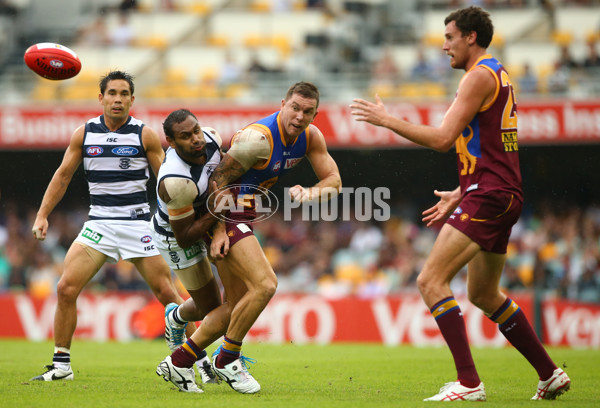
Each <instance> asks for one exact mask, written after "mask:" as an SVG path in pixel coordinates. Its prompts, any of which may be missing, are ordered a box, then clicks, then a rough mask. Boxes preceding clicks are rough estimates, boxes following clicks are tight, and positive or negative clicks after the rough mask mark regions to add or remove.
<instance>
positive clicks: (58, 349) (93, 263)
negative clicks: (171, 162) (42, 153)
mask: <svg viewBox="0 0 600 408" xmlns="http://www.w3.org/2000/svg"><path fill="white" fill-rule="evenodd" d="M133 91H134V84H133V79H132V77H131V75H129V74H127V73H125V72H122V71H112V72H110V73H108V74H107V75H106V76H105V77H103V78H102V80H101V81H100V94H99V96H98V100H99V102H100V104H101V105H102V107H103V114H102V115H100V116H98V117H96V118H94V119H91V120H89V121H88V122H87V123H86V124H85V125H82V126H80V127H79V128H77V129H76V130H75V131H74V133H73V135H72V136H71V140H70V142H69V146H68V147H67V150H66V152H65V154H64V157H63V160H62V163H61V164H60V166H59V168H58V169H57V170H56V172H55V173H54V176H53V177H52V180H51V181H50V184H49V185H48V187H47V189H46V192H45V194H44V197H43V199H42V203H41V205H40V208H39V210H38V213H37V216H36V219H35V221H34V224H33V228H32V232H33V235H34V237H35V238H36V239H38V240H43V239H45V238H46V234H47V232H48V216H49V215H50V213H51V212H52V210H54V208H55V207H56V205H57V204H58V203H59V202H60V201H61V200H62V198H63V197H64V195H65V192H66V191H67V188H68V186H69V183H70V182H71V179H72V177H73V174H75V171H76V170H77V168H78V167H79V166H80V165H81V164H82V163H83V166H84V170H85V175H86V178H87V181H88V184H89V191H90V204H91V205H90V211H89V220H88V221H86V222H85V224H84V225H83V228H82V230H81V232H80V233H79V235H78V236H77V238H76V239H75V241H74V242H73V244H72V245H71V247H70V248H69V251H68V252H67V255H66V257H65V261H64V271H63V274H62V276H61V278H60V281H59V282H58V286H57V290H56V291H57V297H58V303H57V307H56V313H55V315H54V345H55V348H54V358H53V361H52V364H51V365H48V366H46V368H47V370H46V372H44V373H43V374H41V375H39V376H37V377H34V378H33V380H41V381H54V380H60V379H65V380H72V379H73V370H72V369H71V354H70V348H71V342H72V339H73V334H74V332H75V328H76V325H77V305H76V302H77V298H78V297H79V294H80V293H81V291H82V290H83V288H84V287H85V285H86V284H87V283H88V282H89V281H90V280H91V279H92V277H94V275H95V274H96V273H97V272H98V270H99V269H100V267H101V266H102V265H104V263H105V262H111V263H115V262H117V261H119V259H124V260H127V261H129V262H132V263H133V264H134V265H135V266H136V268H137V269H138V271H139V272H140V274H141V275H142V276H143V278H144V279H145V280H146V282H147V283H148V285H149V286H150V288H151V289H152V291H153V292H154V294H155V296H156V297H157V299H158V300H159V301H160V302H161V303H162V304H164V305H167V304H169V303H172V302H174V303H178V304H179V303H182V302H183V299H181V297H180V296H179V295H178V293H177V291H176V289H175V285H174V284H173V281H172V279H171V272H170V269H169V266H168V265H167V264H166V262H165V260H164V259H163V258H162V257H161V256H160V253H159V252H158V250H157V249H156V246H155V243H154V240H153V238H152V233H151V230H150V228H149V220H150V205H149V203H148V197H147V190H146V183H147V182H148V179H149V177H150V175H149V168H152V171H153V172H154V174H157V173H158V169H159V167H160V165H161V163H162V160H163V158H164V151H163V149H162V146H161V143H160V138H159V136H158V134H157V133H156V132H155V131H154V130H153V129H151V128H149V127H147V126H144V124H143V123H142V122H141V121H139V120H137V119H135V118H133V117H131V116H129V110H130V108H131V106H132V105H133V102H134V100H135V97H134V96H133ZM194 329H195V328H194V327H190V329H189V330H190V331H191V332H193V330H194Z"/></svg>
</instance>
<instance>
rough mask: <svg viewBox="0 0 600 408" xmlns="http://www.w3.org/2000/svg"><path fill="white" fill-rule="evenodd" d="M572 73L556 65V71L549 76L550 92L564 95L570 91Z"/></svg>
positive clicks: (558, 64)
mask: <svg viewBox="0 0 600 408" xmlns="http://www.w3.org/2000/svg"><path fill="white" fill-rule="evenodd" d="M570 80H571V73H570V70H569V68H567V67H565V66H562V65H561V63H560V62H557V63H555V65H554V71H552V73H551V74H550V75H549V76H548V91H550V93H553V94H564V93H566V92H567V91H568V90H569V81H570Z"/></svg>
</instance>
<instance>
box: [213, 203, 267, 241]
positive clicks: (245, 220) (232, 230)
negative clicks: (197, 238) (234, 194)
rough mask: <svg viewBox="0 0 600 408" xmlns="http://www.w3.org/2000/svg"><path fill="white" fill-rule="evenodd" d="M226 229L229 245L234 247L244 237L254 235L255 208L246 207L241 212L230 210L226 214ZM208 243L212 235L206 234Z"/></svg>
mask: <svg viewBox="0 0 600 408" xmlns="http://www.w3.org/2000/svg"><path fill="white" fill-rule="evenodd" d="M226 217H227V218H226V220H225V231H227V236H228V237H229V247H232V246H233V245H234V244H235V243H236V242H238V241H239V240H241V239H242V238H246V237H248V236H250V235H254V227H253V225H252V222H253V221H254V219H255V218H256V211H255V210H254V208H244V210H243V211H240V212H230V213H227V214H226ZM204 241H205V242H206V245H208V246H210V243H211V241H212V235H209V234H206V236H205V237H204Z"/></svg>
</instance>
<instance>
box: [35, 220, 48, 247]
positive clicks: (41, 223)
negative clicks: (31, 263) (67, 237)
mask: <svg viewBox="0 0 600 408" xmlns="http://www.w3.org/2000/svg"><path fill="white" fill-rule="evenodd" d="M31 232H32V233H33V237H34V238H35V239H37V240H39V241H43V240H45V239H46V233H47V232H48V220H47V219H45V218H44V219H39V218H36V219H35V222H34V223H33V227H32V228H31Z"/></svg>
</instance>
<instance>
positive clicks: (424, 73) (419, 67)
mask: <svg viewBox="0 0 600 408" xmlns="http://www.w3.org/2000/svg"><path fill="white" fill-rule="evenodd" d="M445 62H446V64H445V65H446V66H448V60H446V61H445ZM410 79H411V80H412V81H418V82H420V81H433V80H434V79H435V75H434V74H433V69H432V66H431V64H430V63H429V61H427V58H426V56H425V50H424V49H423V48H422V47H419V48H417V57H416V59H415V64H414V65H413V66H412V68H411V70H410Z"/></svg>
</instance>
